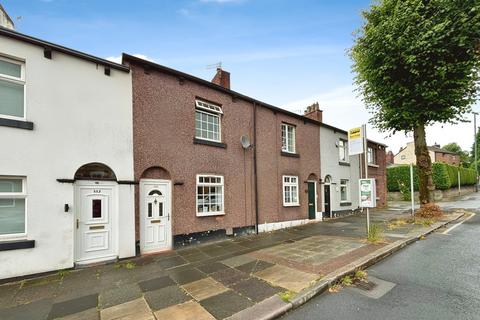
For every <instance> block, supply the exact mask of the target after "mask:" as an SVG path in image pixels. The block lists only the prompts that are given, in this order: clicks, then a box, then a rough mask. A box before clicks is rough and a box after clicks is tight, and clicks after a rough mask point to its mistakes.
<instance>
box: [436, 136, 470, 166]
mask: <svg viewBox="0 0 480 320" xmlns="http://www.w3.org/2000/svg"><path fill="white" fill-rule="evenodd" d="M442 149H445V150H447V151H450V152H453V153H455V154H457V155H459V156H460V164H461V165H462V167H465V168H468V167H469V166H470V163H471V161H470V155H469V154H468V152H467V151H464V150H462V147H460V146H459V145H458V143H456V142H450V143H447V144H446V145H444V146H443V147H442Z"/></svg>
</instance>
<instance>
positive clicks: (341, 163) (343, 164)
mask: <svg viewBox="0 0 480 320" xmlns="http://www.w3.org/2000/svg"><path fill="white" fill-rule="evenodd" d="M338 164H339V165H341V166H345V167H350V162H343V161H339V162H338Z"/></svg>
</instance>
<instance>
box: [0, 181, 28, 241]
mask: <svg viewBox="0 0 480 320" xmlns="http://www.w3.org/2000/svg"><path fill="white" fill-rule="evenodd" d="M26 201H27V192H26V187H25V178H20V177H0V238H4V237H10V236H21V235H25V233H26V227H25V217H26Z"/></svg>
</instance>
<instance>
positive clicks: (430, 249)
mask: <svg viewBox="0 0 480 320" xmlns="http://www.w3.org/2000/svg"><path fill="white" fill-rule="evenodd" d="M442 207H457V208H458V207H463V208H471V209H477V208H479V207H480V197H479V196H478V195H475V196H469V197H466V198H464V199H462V200H461V201H458V202H455V203H453V202H451V203H448V204H444V205H442ZM462 222H463V223H461V224H459V225H458V226H455V227H454V228H452V229H451V230H449V231H448V232H447V233H446V234H444V232H445V231H447V229H450V228H451V227H452V226H454V225H449V226H448V227H447V228H446V229H443V230H439V231H438V232H436V233H434V234H432V235H429V236H428V237H427V238H426V239H425V240H422V241H418V242H416V243H414V244H412V245H410V246H408V247H406V248H405V249H403V250H401V251H400V252H398V253H396V254H395V255H393V256H391V257H389V258H387V259H385V260H384V261H382V262H380V263H378V264H376V265H374V266H372V267H371V268H370V269H369V270H368V274H369V276H373V277H375V278H378V279H381V280H385V281H388V282H390V283H392V284H391V286H393V285H394V286H393V288H392V289H391V290H390V291H388V292H386V293H385V294H384V295H383V296H381V297H379V298H372V297H368V296H366V295H365V291H361V290H359V289H355V288H343V289H341V290H340V291H339V292H338V293H329V292H326V293H324V294H322V295H320V296H318V297H316V298H314V299H312V300H310V301H309V302H308V303H307V304H305V305H304V306H302V307H300V308H299V309H296V310H293V311H292V312H289V313H288V314H286V315H285V316H284V317H282V319H283V320H287V319H288V320H294V319H295V320H296V319H341V320H349V319H355V320H362V319H365V320H373V319H395V320H396V319H409V320H410V319H415V320H416V319H435V320H437V319H480V211H478V212H477V214H476V215H475V216H473V217H471V218H470V219H469V220H466V219H465V221H463V220H462ZM373 281H375V280H374V278H373ZM387 284H388V283H387ZM380 287H381V286H379V288H380ZM376 291H377V292H381V291H382V290H376ZM380 294H381V293H380Z"/></svg>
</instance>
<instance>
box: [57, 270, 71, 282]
mask: <svg viewBox="0 0 480 320" xmlns="http://www.w3.org/2000/svg"><path fill="white" fill-rule="evenodd" d="M69 273H70V270H66V269H63V270H59V271H58V276H59V277H60V280H63V278H65V277H66V276H67V275H68V274H69Z"/></svg>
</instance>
